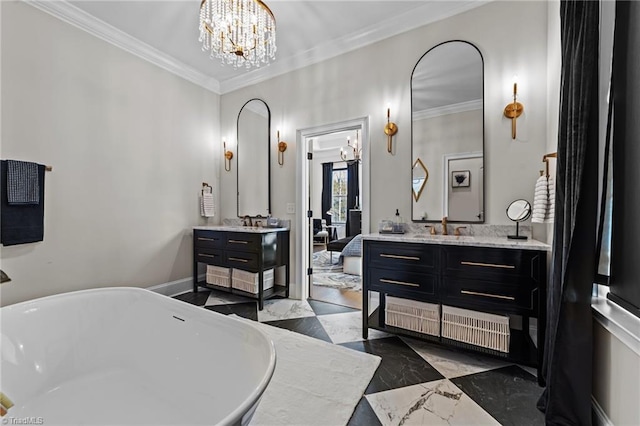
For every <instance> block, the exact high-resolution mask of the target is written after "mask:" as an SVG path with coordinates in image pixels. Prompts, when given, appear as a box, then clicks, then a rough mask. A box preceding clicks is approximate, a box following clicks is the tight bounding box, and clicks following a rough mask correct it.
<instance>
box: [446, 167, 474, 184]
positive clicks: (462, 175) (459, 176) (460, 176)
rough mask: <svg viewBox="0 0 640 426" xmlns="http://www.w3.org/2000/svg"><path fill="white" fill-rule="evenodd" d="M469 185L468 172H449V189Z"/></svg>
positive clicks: (469, 175) (469, 174) (469, 173)
mask: <svg viewBox="0 0 640 426" xmlns="http://www.w3.org/2000/svg"><path fill="white" fill-rule="evenodd" d="M470 184H471V172H470V171H469V170H454V171H452V172H451V187H452V188H466V187H468V186H469V185H470Z"/></svg>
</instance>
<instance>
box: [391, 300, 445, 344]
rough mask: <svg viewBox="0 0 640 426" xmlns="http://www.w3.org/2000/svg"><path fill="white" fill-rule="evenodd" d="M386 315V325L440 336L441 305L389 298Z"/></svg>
mask: <svg viewBox="0 0 640 426" xmlns="http://www.w3.org/2000/svg"><path fill="white" fill-rule="evenodd" d="M384 314H385V324H386V325H390V326H393V327H398V328H403V329H405V330H411V331H416V332H418V333H423V334H429V335H431V336H440V305H436V304H433V303H426V302H419V301H417V300H409V299H402V298H399V297H393V296H387V297H386V303H385V311H384Z"/></svg>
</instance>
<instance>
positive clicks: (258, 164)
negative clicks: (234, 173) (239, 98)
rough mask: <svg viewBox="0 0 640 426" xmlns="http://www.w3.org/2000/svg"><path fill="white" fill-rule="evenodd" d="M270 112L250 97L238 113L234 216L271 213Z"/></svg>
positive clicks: (262, 104)
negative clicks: (235, 206) (235, 204)
mask: <svg viewBox="0 0 640 426" xmlns="http://www.w3.org/2000/svg"><path fill="white" fill-rule="evenodd" d="M270 136H271V111H270V110H269V106H268V105H267V104H266V102H264V101H263V100H261V99H251V100H250V101H248V102H247V103H245V104H244V105H243V106H242V108H240V112H239V113H238V139H237V140H238V146H237V159H238V162H237V164H238V168H237V170H238V216H239V217H242V216H246V215H249V216H258V215H261V216H264V217H266V216H269V214H270V213H271V157H270V151H271V150H270V149H269V148H270V146H271V139H270Z"/></svg>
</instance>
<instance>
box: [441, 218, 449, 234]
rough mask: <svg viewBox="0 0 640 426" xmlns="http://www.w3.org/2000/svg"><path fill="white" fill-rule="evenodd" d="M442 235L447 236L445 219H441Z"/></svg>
mask: <svg viewBox="0 0 640 426" xmlns="http://www.w3.org/2000/svg"><path fill="white" fill-rule="evenodd" d="M442 235H449V233H448V232H447V217H446V216H445V217H443V218H442Z"/></svg>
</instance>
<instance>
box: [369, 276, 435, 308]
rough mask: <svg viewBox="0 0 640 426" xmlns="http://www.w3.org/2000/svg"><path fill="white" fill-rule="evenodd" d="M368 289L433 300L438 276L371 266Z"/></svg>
mask: <svg viewBox="0 0 640 426" xmlns="http://www.w3.org/2000/svg"><path fill="white" fill-rule="evenodd" d="M369 279H370V282H369V289H370V290H374V291H379V292H382V293H386V294H388V295H392V296H393V295H397V296H402V295H408V296H411V297H413V298H418V299H422V300H427V301H435V299H436V294H437V289H438V276H437V275H433V274H425V273H417V272H407V271H402V270H393V269H379V268H371V269H370V276H369Z"/></svg>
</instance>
